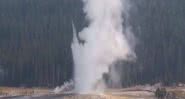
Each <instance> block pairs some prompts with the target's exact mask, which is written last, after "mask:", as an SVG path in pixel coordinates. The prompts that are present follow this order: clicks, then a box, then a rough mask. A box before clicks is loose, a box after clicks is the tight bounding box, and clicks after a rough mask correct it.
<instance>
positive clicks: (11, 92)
mask: <svg viewBox="0 0 185 99" xmlns="http://www.w3.org/2000/svg"><path fill="white" fill-rule="evenodd" d="M48 93H49V90H48V89H46V88H14V87H0V95H3V96H22V95H27V96H29V95H34V94H48Z"/></svg>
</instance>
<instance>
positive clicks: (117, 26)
mask: <svg viewBox="0 0 185 99" xmlns="http://www.w3.org/2000/svg"><path fill="white" fill-rule="evenodd" d="M83 3H84V5H85V6H84V12H85V13H86V18H87V20H88V21H89V25H88V26H87V27H85V28H84V29H83V30H82V31H81V32H80V33H76V30H75V27H74V25H73V30H74V31H73V32H74V37H73V43H72V45H71V46H72V52H73V58H74V65H75V66H74V67H75V70H74V82H75V91H76V92H78V93H89V92H97V91H103V89H104V88H105V87H106V85H105V84H104V81H103V77H102V76H103V74H104V73H107V72H108V69H109V66H111V65H112V63H113V62H115V61H117V60H118V59H119V60H127V59H128V56H129V55H130V54H133V51H132V50H131V47H130V46H129V43H128V39H127V37H126V34H127V33H124V32H125V31H126V30H124V29H123V26H122V24H123V22H124V20H123V17H122V15H123V13H126V12H127V8H126V7H125V5H127V4H126V3H127V2H126V0H83ZM77 35H78V36H77ZM79 39H80V40H83V41H85V43H80V42H79Z"/></svg>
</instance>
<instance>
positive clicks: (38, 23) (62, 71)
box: [0, 0, 185, 87]
mask: <svg viewBox="0 0 185 99" xmlns="http://www.w3.org/2000/svg"><path fill="white" fill-rule="evenodd" d="M130 2H131V5H132V6H131V8H130V10H129V17H127V20H126V24H127V25H129V26H130V27H131V28H132V31H133V33H134V35H135V37H136V40H135V42H136V47H135V52H136V55H137V59H136V60H135V61H133V62H122V63H120V64H119V66H118V69H119V71H120V72H121V78H122V85H123V86H131V85H135V84H148V83H149V84H154V83H157V82H163V83H164V84H166V85H170V84H173V83H178V82H182V83H185V72H184V71H185V1H184V0H130ZM84 17H85V15H84V13H83V3H82V2H81V0H0V86H17V87H19V86H20V87H21V86H25V87H33V86H41V87H43V86H44V87H55V86H57V85H62V84H63V83H64V82H65V81H69V80H70V79H72V78H73V60H72V53H71V41H72V34H73V33H72V26H71V23H72V21H73V22H74V24H75V26H76V28H77V31H80V30H82V29H83V27H84V26H86V25H87V23H88V22H86V21H85V18H84Z"/></svg>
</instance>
